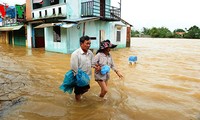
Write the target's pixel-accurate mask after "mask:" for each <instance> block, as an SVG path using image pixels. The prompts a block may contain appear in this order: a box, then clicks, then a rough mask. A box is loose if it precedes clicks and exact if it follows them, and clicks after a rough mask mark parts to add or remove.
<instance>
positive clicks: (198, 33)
mask: <svg viewBox="0 0 200 120" xmlns="http://www.w3.org/2000/svg"><path fill="white" fill-rule="evenodd" d="M184 37H185V38H193V39H199V38H200V29H199V27H197V26H196V25H194V26H192V27H191V28H189V30H188V32H187V33H186V34H185V35H184Z"/></svg>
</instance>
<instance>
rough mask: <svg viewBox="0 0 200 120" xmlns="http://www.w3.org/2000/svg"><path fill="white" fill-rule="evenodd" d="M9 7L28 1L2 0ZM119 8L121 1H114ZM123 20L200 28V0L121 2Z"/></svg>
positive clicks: (140, 25)
mask: <svg viewBox="0 0 200 120" xmlns="http://www.w3.org/2000/svg"><path fill="white" fill-rule="evenodd" d="M3 1H4V2H5V3H8V4H9V5H14V4H23V3H25V1H26V0H0V3H2V2H3ZM112 1H114V2H115V3H113V5H115V6H117V7H119V4H118V3H117V2H118V1H120V0H112ZM121 1H122V18H123V19H124V20H126V21H127V22H129V23H130V24H132V25H133V29H136V30H141V29H142V28H143V27H146V28H152V27H167V28H169V29H170V30H174V29H176V28H182V29H185V28H190V27H192V26H193V25H197V26H198V27H200V13H199V12H200V7H199V6H200V0H121Z"/></svg>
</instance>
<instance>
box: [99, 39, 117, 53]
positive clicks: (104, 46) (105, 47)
mask: <svg viewBox="0 0 200 120" xmlns="http://www.w3.org/2000/svg"><path fill="white" fill-rule="evenodd" d="M116 46H117V45H114V44H112V43H111V42H110V40H104V41H102V42H101V43H100V48H99V50H98V51H97V53H98V52H103V53H105V54H109V52H110V49H112V48H115V47H116Z"/></svg>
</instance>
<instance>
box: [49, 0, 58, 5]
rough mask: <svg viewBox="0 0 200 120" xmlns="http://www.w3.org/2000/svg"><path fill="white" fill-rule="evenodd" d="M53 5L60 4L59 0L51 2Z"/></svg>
mask: <svg viewBox="0 0 200 120" xmlns="http://www.w3.org/2000/svg"><path fill="white" fill-rule="evenodd" d="M50 4H51V5H55V4H59V0H50Z"/></svg>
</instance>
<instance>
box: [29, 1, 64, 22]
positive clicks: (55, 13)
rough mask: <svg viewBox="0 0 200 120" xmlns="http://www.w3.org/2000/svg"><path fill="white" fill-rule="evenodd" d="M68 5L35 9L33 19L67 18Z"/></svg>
mask: <svg viewBox="0 0 200 120" xmlns="http://www.w3.org/2000/svg"><path fill="white" fill-rule="evenodd" d="M66 15H67V12H66V3H63V4H56V5H51V6H47V7H42V8H38V9H34V10H33V11H32V19H33V20H36V19H48V18H66Z"/></svg>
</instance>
